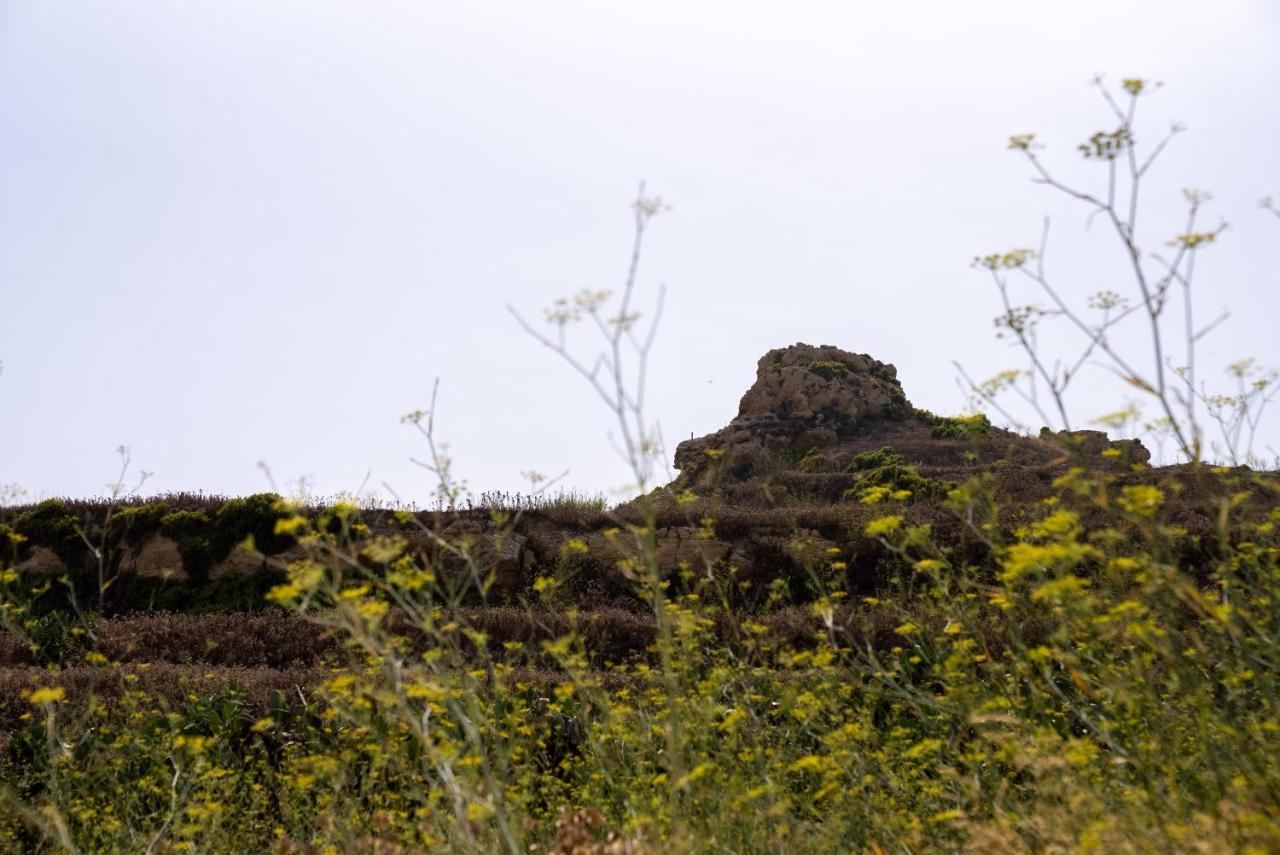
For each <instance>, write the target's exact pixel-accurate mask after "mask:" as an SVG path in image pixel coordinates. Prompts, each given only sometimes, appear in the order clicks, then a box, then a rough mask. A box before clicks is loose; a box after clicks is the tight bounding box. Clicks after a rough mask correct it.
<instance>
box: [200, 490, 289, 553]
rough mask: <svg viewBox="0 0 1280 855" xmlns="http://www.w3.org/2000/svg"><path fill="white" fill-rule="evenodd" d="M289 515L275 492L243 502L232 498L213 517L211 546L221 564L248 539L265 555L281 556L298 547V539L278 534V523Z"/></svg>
mask: <svg viewBox="0 0 1280 855" xmlns="http://www.w3.org/2000/svg"><path fill="white" fill-rule="evenodd" d="M286 516H288V512H287V511H285V510H284V508H283V506H282V503H281V499H280V497H279V496H277V495H276V494H275V493H257V494H255V495H252V496H246V497H245V498H242V499H228V500H227V502H226V503H225V504H223V506H222V507H221V508H219V509H218V511H217V513H216V514H214V517H213V532H212V535H211V543H212V547H213V553H214V556H215V559H216V560H217V561H224V560H226V558H227V556H228V555H230V554H231V552H232V550H233V549H235V548H236V546H238V545H239V544H240V543H241V542H242V541H244V540H245V539H246V538H253V546H254V548H255V549H256V550H258V551H259V552H261V553H262V554H264V555H278V554H279V553H281V552H284V551H285V550H286V549H288V548H289V547H290V546H292V545H293V544H294V539H293V538H292V537H290V536H288V535H285V534H277V533H276V521H277V520H280V519H282V518H284V517H286Z"/></svg>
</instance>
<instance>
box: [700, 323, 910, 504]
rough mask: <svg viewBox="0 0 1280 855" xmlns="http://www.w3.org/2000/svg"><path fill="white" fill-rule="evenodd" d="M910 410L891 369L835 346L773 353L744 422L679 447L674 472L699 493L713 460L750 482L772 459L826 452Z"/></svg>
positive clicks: (747, 402)
mask: <svg viewBox="0 0 1280 855" xmlns="http://www.w3.org/2000/svg"><path fill="white" fill-rule="evenodd" d="M910 411H911V405H910V404H909V403H908V402H907V398H906V396H905V395H904V394H903V392H902V386H901V385H900V384H899V383H898V377H897V371H896V370H895V369H894V367H893V366H892V365H888V364H886V363H883V362H879V361H877V360H875V359H872V358H871V357H870V356H866V355H865V354H857V353H849V352H848V351H844V350H841V349H840V348H838V347H832V346H830V345H822V346H816V347H815V346H813V345H808V344H804V343H800V344H794V345H791V346H790V347H783V348H778V349H776V350H771V351H769V352H768V353H766V354H765V355H764V357H762V358H761V359H760V362H759V363H758V365H757V368H756V381H755V383H754V384H753V385H752V386H751V388H750V389H748V390H747V393H746V394H745V395H743V396H742V401H741V403H740V404H739V405H738V415H737V416H736V417H734V419H733V421H731V422H730V423H729V424H728V426H727V427H725V428H723V429H721V430H718V431H716V432H715V433H713V434H709V435H707V436H704V437H701V438H698V439H690V440H687V441H685V442H682V443H680V445H679V446H677V447H676V455H675V465H676V468H677V469H679V470H681V474H682V479H683V480H684V482H685V484H686V486H694V485H695V484H696V483H698V481H699V476H700V475H702V473H704V472H706V471H707V470H709V469H710V467H711V463H712V461H714V460H717V459H718V460H720V461H721V462H720V464H719V467H720V469H721V470H722V471H724V472H727V473H729V474H730V477H732V478H735V479H741V478H744V477H748V476H749V475H750V474H751V473H752V470H753V468H758V466H759V465H760V464H761V462H762V460H763V459H764V458H766V457H767V456H768V455H769V454H777V453H779V452H783V451H787V450H795V449H798V450H799V451H801V452H805V451H808V450H809V449H813V448H817V449H821V448H823V447H826V446H830V445H833V444H835V443H837V442H838V441H839V440H841V439H842V438H844V437H847V436H849V435H851V434H853V433H854V432H856V431H857V430H858V428H859V427H860V426H862V425H863V424H865V423H867V422H869V421H873V420H877V419H879V420H884V419H901V418H904V417H905V416H906V415H908V414H909V413H910Z"/></svg>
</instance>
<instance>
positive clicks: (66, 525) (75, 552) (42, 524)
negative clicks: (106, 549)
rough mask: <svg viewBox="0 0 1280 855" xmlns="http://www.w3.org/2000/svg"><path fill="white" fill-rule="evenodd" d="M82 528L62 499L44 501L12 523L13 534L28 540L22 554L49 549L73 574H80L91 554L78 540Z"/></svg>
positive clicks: (81, 522)
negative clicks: (37, 549)
mask: <svg viewBox="0 0 1280 855" xmlns="http://www.w3.org/2000/svg"><path fill="white" fill-rule="evenodd" d="M83 526H84V523H83V521H82V520H81V519H80V518H79V517H77V516H76V515H75V514H74V513H72V512H71V510H70V509H68V508H67V506H66V504H65V503H64V502H63V501H62V500H61V499H46V500H45V501H43V502H41V503H40V504H38V505H36V506H35V507H33V508H31V509H29V510H27V511H24V512H23V513H21V514H19V515H18V516H17V518H15V519H14V521H13V530H14V531H15V532H17V533H18V534H20V535H22V536H23V537H25V538H26V539H27V540H26V543H25V544H24V550H29V549H30V547H32V546H43V547H45V548H47V549H51V550H53V553H54V554H55V555H57V556H58V558H59V559H61V560H62V563H63V564H66V565H67V567H68V569H70V570H71V571H72V572H76V571H79V570H82V569H83V568H84V567H85V565H86V564H87V562H88V559H89V556H90V554H91V553H90V551H89V547H88V546H87V545H86V544H85V542H84V538H83V537H82V536H81V532H82V531H83Z"/></svg>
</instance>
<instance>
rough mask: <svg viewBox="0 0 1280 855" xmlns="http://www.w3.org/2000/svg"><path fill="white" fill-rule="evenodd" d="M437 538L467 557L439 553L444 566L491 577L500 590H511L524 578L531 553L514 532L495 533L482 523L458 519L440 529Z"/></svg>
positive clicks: (520, 536) (457, 570) (454, 571)
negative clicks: (473, 571)
mask: <svg viewBox="0 0 1280 855" xmlns="http://www.w3.org/2000/svg"><path fill="white" fill-rule="evenodd" d="M440 537H441V539H443V540H444V541H445V542H447V543H449V544H450V545H451V546H453V547H455V548H456V549H458V550H460V551H462V552H463V553H464V554H465V555H466V558H464V557H463V556H461V555H457V554H454V553H451V552H448V551H445V552H444V554H443V555H442V561H443V565H444V569H445V570H446V571H447V572H450V573H467V572H470V571H472V570H473V569H474V570H475V571H477V572H479V573H480V575H481V577H482V578H485V577H490V576H491V577H492V579H493V585H494V586H495V587H496V588H498V589H501V590H514V589H515V588H518V587H520V585H521V584H522V582H523V581H524V576H525V571H526V570H527V569H528V568H529V566H530V564H531V561H532V557H533V556H532V554H531V553H530V552H529V551H528V550H526V549H525V544H526V538H525V537H524V536H523V535H520V534H515V533H507V534H501V535H499V534H496V533H493V532H491V531H489V530H488V527H487V526H485V525H483V524H482V523H479V522H475V521H471V520H460V521H458V522H455V523H453V524H451V525H449V526H447V527H446V528H445V529H444V530H443V531H441V532H440Z"/></svg>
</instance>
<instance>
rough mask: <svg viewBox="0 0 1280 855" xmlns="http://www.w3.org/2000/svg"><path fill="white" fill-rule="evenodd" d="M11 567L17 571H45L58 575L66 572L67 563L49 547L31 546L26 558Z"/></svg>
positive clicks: (51, 574)
mask: <svg viewBox="0 0 1280 855" xmlns="http://www.w3.org/2000/svg"><path fill="white" fill-rule="evenodd" d="M13 569H15V570H17V571H18V572H19V573H47V574H49V575H50V576H60V575H62V574H63V573H66V572H67V565H66V564H64V563H63V561H62V559H61V558H59V557H58V555H57V553H56V552H54V551H53V550H52V549H50V548H49V547H47V546H33V547H31V554H30V555H29V556H27V560H26V561H23V562H21V563H20V564H16V565H14V568H13Z"/></svg>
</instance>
